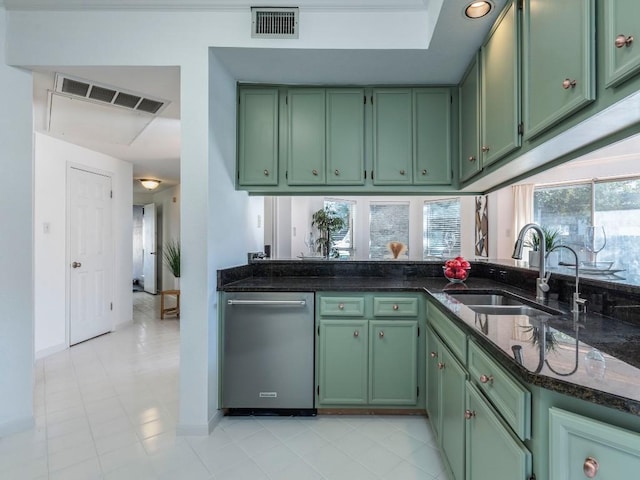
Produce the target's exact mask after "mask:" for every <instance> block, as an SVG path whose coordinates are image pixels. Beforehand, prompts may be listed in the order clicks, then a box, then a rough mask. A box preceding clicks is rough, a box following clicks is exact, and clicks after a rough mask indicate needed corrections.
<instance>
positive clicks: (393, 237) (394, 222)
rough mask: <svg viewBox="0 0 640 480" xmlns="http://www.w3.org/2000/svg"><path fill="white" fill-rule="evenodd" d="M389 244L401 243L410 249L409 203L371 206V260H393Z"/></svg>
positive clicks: (377, 203) (406, 252) (382, 203)
mask: <svg viewBox="0 0 640 480" xmlns="http://www.w3.org/2000/svg"><path fill="white" fill-rule="evenodd" d="M389 242H401V243H404V245H405V246H406V247H407V250H406V251H405V252H403V253H402V254H401V255H400V258H405V257H406V256H407V255H408V248H409V202H371V203H370V204H369V258H370V259H371V260H382V259H384V258H393V255H392V254H391V252H390V250H389V247H388V245H389Z"/></svg>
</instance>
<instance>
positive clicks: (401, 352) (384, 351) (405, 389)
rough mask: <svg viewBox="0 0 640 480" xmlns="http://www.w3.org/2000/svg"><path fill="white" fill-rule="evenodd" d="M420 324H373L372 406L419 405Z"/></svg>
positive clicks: (371, 339)
mask: <svg viewBox="0 0 640 480" xmlns="http://www.w3.org/2000/svg"><path fill="white" fill-rule="evenodd" d="M417 368H418V323H417V322H416V321H404V320H390V321H384V320H371V321H370V322H369V403H370V404H372V405H415V404H416V402H417V397H418V393H417V390H418V383H417V382H418V371H417Z"/></svg>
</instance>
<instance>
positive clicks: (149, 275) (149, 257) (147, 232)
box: [142, 203, 158, 294]
mask: <svg viewBox="0 0 640 480" xmlns="http://www.w3.org/2000/svg"><path fill="white" fill-rule="evenodd" d="M156 247H157V244H156V205H155V204H154V203H149V204H148V205H145V206H144V213H143V214H142V249H143V253H142V256H143V259H142V262H143V264H142V274H143V276H144V291H145V292H148V293H153V294H156V293H157V286H156V266H157V262H158V256H157V254H156V253H157V252H156Z"/></svg>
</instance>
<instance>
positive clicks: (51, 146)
mask: <svg viewBox="0 0 640 480" xmlns="http://www.w3.org/2000/svg"><path fill="white" fill-rule="evenodd" d="M34 152H35V174H34V178H35V206H34V214H35V216H34V227H35V229H34V239H35V243H34V258H35V287H34V289H35V354H36V358H39V357H42V356H45V355H47V354H50V353H52V352H55V351H59V350H62V349H64V348H66V347H67V346H68V338H67V325H68V308H67V298H66V286H67V273H68V267H67V265H68V263H69V261H68V259H67V241H66V233H67V223H66V219H67V194H66V191H67V168H68V166H69V165H70V164H73V165H78V166H84V167H87V168H88V169H90V170H92V171H101V172H105V173H107V174H109V175H111V177H112V188H113V218H112V225H113V238H114V254H115V268H114V272H113V273H114V298H113V316H112V320H113V326H114V328H117V326H118V325H120V324H123V323H126V322H130V321H131V319H132V311H133V310H132V309H133V297H132V288H131V258H132V256H133V253H132V241H131V239H132V217H131V205H132V204H133V203H132V202H133V197H132V185H131V178H132V165H131V164H130V163H128V162H123V161H122V160H118V159H116V158H113V157H109V156H107V155H103V154H101V153H97V152H94V151H91V150H88V149H86V148H83V147H78V146H76V145H73V144H71V143H68V142H64V141H61V140H58V139H55V138H52V137H49V136H47V135H43V134H39V133H36V134H35V148H34ZM45 224H46V226H47V228H48V230H45ZM47 231H48V233H46V232H47Z"/></svg>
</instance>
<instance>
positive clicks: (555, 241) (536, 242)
mask: <svg viewBox="0 0 640 480" xmlns="http://www.w3.org/2000/svg"><path fill="white" fill-rule="evenodd" d="M540 228H541V229H542V232H543V233H544V239H545V243H544V246H545V250H546V252H547V253H549V252H551V250H553V249H554V248H555V247H557V246H558V245H560V243H561V242H560V240H561V239H560V231H559V230H556V229H552V228H548V227H544V226H541V227H540ZM524 246H525V247H528V248H530V249H531V250H532V251H531V252H529V266H530V267H537V266H538V265H539V264H540V253H539V252H540V236H539V235H538V234H537V233H536V232H531V235H530V236H529V239H528V240H526V241H525V242H524ZM550 263H553V262H552V261H551V262H550ZM555 263H557V262H555Z"/></svg>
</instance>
